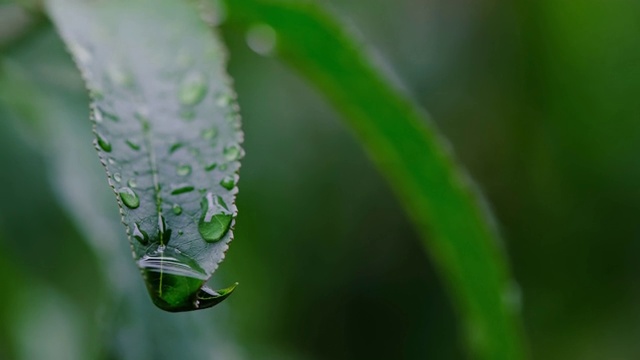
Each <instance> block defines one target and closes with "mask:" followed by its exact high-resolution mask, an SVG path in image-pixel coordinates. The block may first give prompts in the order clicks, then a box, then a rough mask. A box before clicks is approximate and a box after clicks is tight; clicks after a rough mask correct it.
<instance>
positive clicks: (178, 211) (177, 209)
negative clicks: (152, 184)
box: [172, 204, 182, 215]
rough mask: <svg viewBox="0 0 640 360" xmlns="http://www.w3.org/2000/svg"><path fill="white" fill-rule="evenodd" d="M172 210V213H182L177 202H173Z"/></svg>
mask: <svg viewBox="0 0 640 360" xmlns="http://www.w3.org/2000/svg"><path fill="white" fill-rule="evenodd" d="M172 210H173V213H174V214H176V215H180V214H182V207H181V206H180V205H178V204H173V207H172Z"/></svg>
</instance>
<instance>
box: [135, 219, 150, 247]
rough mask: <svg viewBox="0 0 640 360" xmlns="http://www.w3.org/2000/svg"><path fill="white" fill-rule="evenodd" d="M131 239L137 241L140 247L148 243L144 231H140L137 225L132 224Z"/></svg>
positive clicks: (147, 237)
mask: <svg viewBox="0 0 640 360" xmlns="http://www.w3.org/2000/svg"><path fill="white" fill-rule="evenodd" d="M133 238H134V239H136V240H138V242H139V243H141V244H142V245H147V244H148V243H149V235H148V234H147V233H146V232H145V231H144V230H141V229H140V226H139V225H138V224H137V223H133Z"/></svg>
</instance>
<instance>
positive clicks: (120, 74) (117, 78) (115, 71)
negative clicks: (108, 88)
mask: <svg viewBox="0 0 640 360" xmlns="http://www.w3.org/2000/svg"><path fill="white" fill-rule="evenodd" d="M107 74H108V75H109V79H110V80H111V82H113V83H114V84H116V85H118V86H123V87H131V86H132V85H133V78H132V77H131V75H129V74H128V73H126V72H125V71H124V70H123V69H122V68H120V67H119V66H116V65H112V66H110V67H109V68H108V69H107Z"/></svg>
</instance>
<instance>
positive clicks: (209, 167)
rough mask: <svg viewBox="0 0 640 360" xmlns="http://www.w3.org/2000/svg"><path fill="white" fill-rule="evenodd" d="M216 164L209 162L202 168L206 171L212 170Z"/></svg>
mask: <svg viewBox="0 0 640 360" xmlns="http://www.w3.org/2000/svg"><path fill="white" fill-rule="evenodd" d="M216 166H218V164H216V163H211V164H209V165H207V166H205V167H204V169H205V170H206V171H213V169H215V168H216Z"/></svg>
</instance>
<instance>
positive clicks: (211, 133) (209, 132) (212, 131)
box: [202, 128, 218, 140]
mask: <svg viewBox="0 0 640 360" xmlns="http://www.w3.org/2000/svg"><path fill="white" fill-rule="evenodd" d="M217 133H218V132H217V131H216V128H209V129H206V130H204V131H203V132H202V138H203V139H205V140H211V139H213V138H214V137H215V136H216V134H217Z"/></svg>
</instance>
